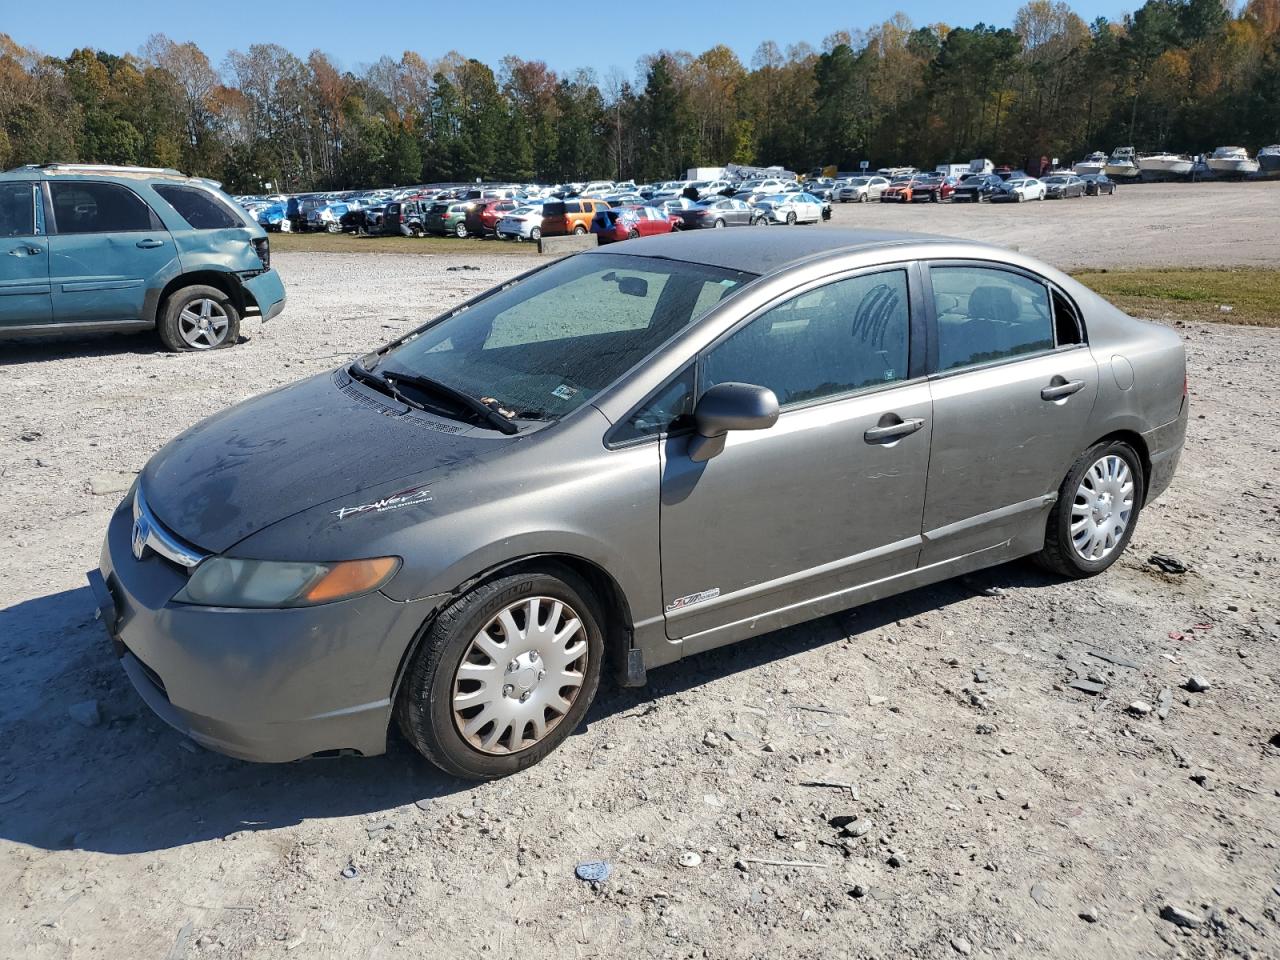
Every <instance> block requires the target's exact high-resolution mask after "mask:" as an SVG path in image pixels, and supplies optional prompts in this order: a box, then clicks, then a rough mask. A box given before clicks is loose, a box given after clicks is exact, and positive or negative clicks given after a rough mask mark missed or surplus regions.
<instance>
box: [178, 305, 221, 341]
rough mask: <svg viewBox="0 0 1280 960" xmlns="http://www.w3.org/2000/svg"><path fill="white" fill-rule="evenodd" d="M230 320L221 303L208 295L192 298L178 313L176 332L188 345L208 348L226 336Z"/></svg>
mask: <svg viewBox="0 0 1280 960" xmlns="http://www.w3.org/2000/svg"><path fill="white" fill-rule="evenodd" d="M230 326H231V320H230V319H229V318H228V317H227V311H226V310H225V309H224V308H223V306H222V304H220V303H218V301H216V300H210V299H209V298H208V297H205V298H202V299H200V300H192V301H191V302H190V303H188V304H187V305H186V306H185V307H184V308H183V310H182V312H181V313H180V314H178V332H179V333H180V334H182V339H183V341H184V342H185V343H186V344H187V346H189V347H195V348H196V349H197V350H208V349H209V348H210V347H216V346H218V344H220V343H222V341H223V340H225V339H226V338H227V330H228V329H229V328H230Z"/></svg>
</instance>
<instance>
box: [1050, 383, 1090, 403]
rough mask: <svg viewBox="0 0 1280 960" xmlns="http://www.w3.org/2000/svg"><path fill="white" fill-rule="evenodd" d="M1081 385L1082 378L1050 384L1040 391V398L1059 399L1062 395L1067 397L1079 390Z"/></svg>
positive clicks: (1082, 385) (1082, 384)
mask: <svg viewBox="0 0 1280 960" xmlns="http://www.w3.org/2000/svg"><path fill="white" fill-rule="evenodd" d="M1083 387H1084V381H1083V380H1067V381H1065V382H1063V383H1054V384H1050V385H1049V386H1047V387H1045V388H1044V389H1043V390H1041V391H1040V399H1041V400H1061V399H1063V398H1064V397H1069V396H1071V395H1072V394H1073V393H1077V392H1079V391H1080V390H1081V389H1082V388H1083Z"/></svg>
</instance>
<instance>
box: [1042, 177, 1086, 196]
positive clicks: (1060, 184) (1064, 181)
mask: <svg viewBox="0 0 1280 960" xmlns="http://www.w3.org/2000/svg"><path fill="white" fill-rule="evenodd" d="M1044 187H1045V191H1044V198H1045V199H1046V200H1065V199H1066V198H1067V197H1083V196H1084V190H1085V184H1084V179H1083V178H1081V177H1077V176H1076V175H1075V174H1074V173H1055V174H1054V175H1053V176H1051V177H1045V178H1044Z"/></svg>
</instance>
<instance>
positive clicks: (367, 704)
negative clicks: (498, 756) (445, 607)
mask: <svg viewBox="0 0 1280 960" xmlns="http://www.w3.org/2000/svg"><path fill="white" fill-rule="evenodd" d="M132 522H133V516H132V511H131V508H130V504H129V501H128V500H126V501H125V503H124V504H122V505H121V507H120V508H119V509H117V510H116V512H115V514H114V515H113V516H112V518H111V523H110V525H109V527H108V529H107V537H106V541H105V542H104V543H103V546H102V556H101V560H100V568H99V569H98V570H96V571H92V572H91V573H90V574H89V581H90V585H91V586H92V587H93V588H94V593H95V597H96V600H97V605H98V611H99V614H100V616H101V619H102V620H103V623H104V625H105V626H106V628H107V632H108V633H109V634H110V635H111V638H112V641H113V645H114V647H115V652H116V654H117V655H118V656H120V658H121V660H122V664H123V667H124V670H125V673H126V674H127V675H128V677H129V679H130V681H131V682H132V683H133V685H134V687H135V688H136V689H137V691H138V693H139V695H140V696H141V697H142V699H143V700H144V701H146V703H147V705H148V706H149V707H150V708H151V709H152V710H153V711H154V712H155V713H156V714H157V715H158V716H159V717H160V719H162V720H164V721H165V722H166V723H168V724H169V725H170V726H172V727H174V728H176V729H178V730H180V731H181V732H183V733H185V734H186V735H188V736H189V737H191V739H193V740H195V741H196V742H197V743H199V744H201V745H202V746H205V747H207V748H209V749H210V750H215V751H217V752H219V753H225V754H227V755H229V756H232V757H238V758H240V759H242V760H255V761H264V762H283V761H289V760H297V759H301V758H303V757H308V756H311V755H313V754H317V753H328V752H331V751H354V752H357V753H360V754H363V755H366V756H369V755H374V754H379V753H382V752H384V751H385V750H386V736H387V725H388V723H389V722H390V718H391V703H392V698H393V695H394V686H395V683H396V678H397V675H398V672H399V668H400V664H401V661H402V659H403V656H404V653H405V651H406V650H407V649H408V647H409V644H410V642H411V641H412V639H413V636H414V634H415V632H416V630H417V628H418V626H419V625H420V624H421V623H422V621H423V619H425V618H426V617H427V616H428V615H429V614H430V613H431V611H432V609H433V604H432V603H431V602H429V601H419V602H416V603H401V602H397V601H394V600H391V599H389V598H387V597H386V596H384V595H383V594H381V593H373V594H369V595H366V596H363V597H357V598H355V599H352V600H344V601H340V602H338V603H330V604H323V605H320V606H316V607H300V608H295V609H287V610H286V609H281V610H231V609H218V608H211V607H196V606H188V605H184V604H176V603H170V598H171V597H172V596H173V595H174V594H175V593H176V592H177V590H178V589H179V588H180V587H181V586H182V584H183V583H184V582H185V580H186V574H185V573H184V572H183V571H181V570H180V569H179V568H178V567H177V566H175V565H173V564H171V563H170V562H169V561H167V560H164V559H162V558H161V557H159V556H157V555H155V554H148V555H147V556H145V557H144V558H143V559H142V560H135V559H134V556H133V553H132V550H131V544H130V537H131V532H132Z"/></svg>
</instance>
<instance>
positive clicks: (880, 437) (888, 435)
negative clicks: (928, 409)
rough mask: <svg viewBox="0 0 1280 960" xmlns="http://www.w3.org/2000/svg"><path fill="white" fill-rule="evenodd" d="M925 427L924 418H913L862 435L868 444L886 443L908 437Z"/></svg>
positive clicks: (874, 428)
mask: <svg viewBox="0 0 1280 960" xmlns="http://www.w3.org/2000/svg"><path fill="white" fill-rule="evenodd" d="M923 426H924V420H923V419H922V418H920V417H912V418H911V419H910V420H899V421H898V422H897V423H889V424H885V425H884V426H881V427H872V428H871V429H870V430H868V431H867V432H866V433H864V434H863V435H862V439H863V440H865V441H867V443H885V442H887V441H889V440H897V439H899V438H901V437H905V436H907V434H910V433H915V432H916V431H917V430H919V429H920V428H921V427H923Z"/></svg>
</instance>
